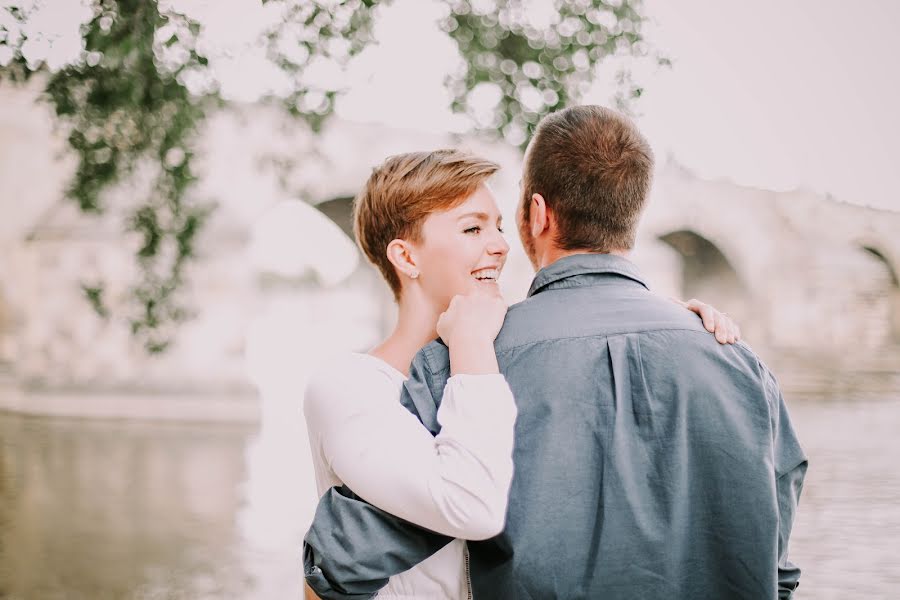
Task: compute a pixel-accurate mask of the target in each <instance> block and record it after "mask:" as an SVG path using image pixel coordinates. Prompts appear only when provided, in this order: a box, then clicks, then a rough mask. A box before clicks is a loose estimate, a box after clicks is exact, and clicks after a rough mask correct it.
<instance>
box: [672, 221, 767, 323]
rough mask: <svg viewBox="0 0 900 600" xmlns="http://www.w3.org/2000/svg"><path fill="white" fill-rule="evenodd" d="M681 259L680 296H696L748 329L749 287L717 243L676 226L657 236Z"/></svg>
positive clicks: (688, 297) (686, 298)
mask: <svg viewBox="0 0 900 600" xmlns="http://www.w3.org/2000/svg"><path fill="white" fill-rule="evenodd" d="M659 240H660V241H662V242H664V243H665V244H666V245H668V246H669V247H670V248H672V249H673V250H675V252H677V253H678V255H679V256H680V258H681V283H680V285H681V290H680V293H681V296H682V297H683V298H684V299H685V300H688V299H690V298H698V299H700V300H702V301H704V302H706V303H708V304H712V305H713V306H715V307H716V308H718V309H719V310H721V311H723V312H727V313H728V314H729V315H731V316H732V317H734V318H735V319H736V320H737V321H738V323H739V324H740V325H741V328H742V330H743V331H744V332H745V334H746V332H747V331H748V329H749V327H748V326H752V324H751V323H750V322H749V321H748V319H749V318H750V317H751V316H752V315H751V313H750V311H749V310H748V309H749V308H750V306H749V303H750V296H749V290H748V287H747V285H746V283H745V282H744V278H743V277H742V276H741V275H740V273H739V272H738V270H737V269H736V268H735V266H734V265H735V263H734V261H733V260H731V259H730V258H729V257H728V256H727V255H726V254H725V252H723V251H722V249H721V248H720V247H719V245H718V244H716V243H715V242H713V241H712V240H710V239H709V238H707V237H706V236H704V235H702V234H700V233H698V232H697V231H694V230H693V229H678V230H673V231H670V232H668V233H665V234H662V235H660V236H659Z"/></svg>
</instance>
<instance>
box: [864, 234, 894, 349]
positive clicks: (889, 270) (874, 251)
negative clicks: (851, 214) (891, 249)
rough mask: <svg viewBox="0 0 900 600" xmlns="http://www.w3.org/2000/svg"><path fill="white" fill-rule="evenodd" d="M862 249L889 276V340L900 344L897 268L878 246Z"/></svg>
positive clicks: (865, 245)
mask: <svg viewBox="0 0 900 600" xmlns="http://www.w3.org/2000/svg"><path fill="white" fill-rule="evenodd" d="M860 248H861V249H862V250H863V252H865V253H866V254H867V255H868V256H870V257H871V258H873V259H874V260H875V261H876V262H878V263H879V264H880V265H881V266H882V268H883V269H884V270H885V272H886V274H887V282H888V287H887V289H886V290H885V296H886V305H887V306H886V312H887V325H888V328H889V339H890V341H891V342H894V343H900V277H898V272H897V267H896V266H895V265H894V262H893V261H892V260H891V259H890V258H889V257H888V255H887V254H886V253H885V252H883V251H882V250H881V249H880V248H879V247H878V246H877V245H875V244H868V243H862V244H860Z"/></svg>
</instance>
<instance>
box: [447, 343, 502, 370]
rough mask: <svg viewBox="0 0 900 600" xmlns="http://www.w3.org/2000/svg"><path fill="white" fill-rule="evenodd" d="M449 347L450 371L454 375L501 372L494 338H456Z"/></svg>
mask: <svg viewBox="0 0 900 600" xmlns="http://www.w3.org/2000/svg"><path fill="white" fill-rule="evenodd" d="M449 348H450V373H451V374H453V375H495V374H497V373H499V372H500V368H499V366H498V365H497V354H496V353H495V352H494V341H493V340H488V339H486V338H481V339H471V340H454V341H453V343H452V344H449Z"/></svg>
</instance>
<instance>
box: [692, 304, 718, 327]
mask: <svg viewBox="0 0 900 600" xmlns="http://www.w3.org/2000/svg"><path fill="white" fill-rule="evenodd" d="M688 308H690V309H691V310H693V311H694V312H695V313H697V314H698V315H700V318H701V319H703V326H704V327H706V330H707V331H708V332H710V333H712V332H714V331H715V330H716V314H718V311H717V310H716V309H714V308H713V307H712V306H710V305H709V304H705V303H703V302H700V301H699V300H691V301H690V302H688Z"/></svg>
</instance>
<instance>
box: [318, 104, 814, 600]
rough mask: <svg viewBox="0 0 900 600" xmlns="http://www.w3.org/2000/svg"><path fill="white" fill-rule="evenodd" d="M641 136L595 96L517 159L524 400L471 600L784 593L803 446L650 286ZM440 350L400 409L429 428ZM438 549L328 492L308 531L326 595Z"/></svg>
mask: <svg viewBox="0 0 900 600" xmlns="http://www.w3.org/2000/svg"><path fill="white" fill-rule="evenodd" d="M652 170H653V159H652V154H651V151H650V148H649V146H648V144H647V142H646V140H645V139H644V138H643V137H642V136H641V135H640V133H639V132H638V131H637V129H636V128H635V127H634V125H633V124H632V123H631V122H630V121H628V120H627V119H625V118H624V117H622V116H621V115H619V114H617V113H615V112H613V111H611V110H608V109H605V108H601V107H597V106H578V107H573V108H569V109H566V110H563V111H560V112H558V113H554V114H552V115H550V116H548V117H547V118H545V119H544V120H543V121H542V122H541V124H540V125H539V127H538V129H537V131H536V133H535V136H534V138H533V139H532V141H531V143H530V145H529V148H528V150H527V152H526V156H525V164H524V172H523V179H522V189H523V198H522V202H521V205H520V207H519V215H518V222H519V223H518V224H519V233H520V236H521V237H522V242H523V245H524V246H525V249H526V252H527V253H528V255H529V257H530V259H531V261H532V262H533V263H534V266H535V268H536V269H538V273H537V275H536V276H535V279H534V282H533V283H532V285H531V289H530V290H529V293H528V298H527V299H526V300H525V301H523V302H521V303H519V304H517V305H515V306H512V307H511V308H510V309H509V312H508V313H507V316H506V321H505V323H504V326H503V328H502V330H501V332H500V334H499V335H498V337H497V339H496V342H495V349H496V352H497V360H498V363H499V365H500V370H501V372H502V373H503V374H504V375H505V376H506V379H507V381H508V382H509V385H510V387H511V389H512V391H513V395H514V396H515V399H516V403H517V406H518V414H519V416H518V420H517V422H516V431H515V439H516V443H515V450H514V455H513V461H514V464H515V475H514V477H513V482H512V487H511V490H510V496H509V508H508V511H507V520H506V527H505V529H504V531H503V532H502V533H501V534H500V535H499V536H497V537H496V538H493V539H490V540H487V541H483V542H470V543H469V554H470V561H469V568H470V576H471V582H472V591H473V594H474V597H475V598H488V599H507V598H508V599H522V600H525V599H532V598H534V599H541V600H543V599H550V598H561V599H567V600H568V599H576V598H602V599H606V600H619V599H622V600H625V599H644V600H653V599H660V600H662V599H666V600H670V599H673V598H676V599H677V598H691V599H693V598H704V599H706V598H716V599H718V598H721V599H736V600H740V599H746V600H759V599H762V598H776V597H777V598H788V597H790V596H791V595H792V593H793V590H794V589H795V588H796V587H797V585H798V579H799V569H797V568H796V567H795V566H794V565H792V564H791V563H790V562H788V559H787V549H788V538H789V536H790V531H791V526H792V524H793V520H794V512H795V510H796V507H797V502H798V499H799V495H800V490H801V487H802V483H803V477H804V474H805V472H806V465H807V461H806V457H805V456H804V454H803V451H802V449H801V448H800V445H799V443H798V440H797V437H796V435H795V433H794V430H793V428H792V426H791V422H790V419H789V417H788V413H787V409H786V407H785V404H784V400H783V398H782V396H781V393H780V392H779V390H778V386H777V384H776V382H775V379H774V377H773V376H772V374H771V373H770V372H769V371H768V369H767V368H766V367H765V366H764V365H763V364H762V362H761V361H760V360H759V359H758V358H757V357H756V355H755V354H754V353H753V352H752V351H751V350H750V348H749V347H747V346H746V345H745V344H742V343H739V344H735V345H724V346H723V345H720V344H718V343H717V342H716V340H715V339H714V338H713V337H712V336H710V335H708V333H707V332H706V330H705V329H704V328H703V327H702V325H701V324H700V322H699V321H698V320H697V319H696V317H695V316H694V315H692V314H690V313H689V312H687V311H685V310H683V309H682V308H681V307H679V306H677V305H675V304H673V303H672V302H669V301H668V300H666V299H662V298H660V297H658V296H656V295H653V294H651V293H650V292H649V290H648V289H647V287H646V284H645V283H644V281H643V279H642V277H641V275H640V273H639V272H638V270H637V268H636V267H635V266H634V265H633V264H632V263H631V262H629V261H628V260H627V259H626V258H625V255H626V254H627V252H628V251H629V250H630V249H631V247H632V246H633V244H634V239H635V233H636V228H637V224H638V220H639V217H640V214H641V211H642V210H643V208H644V205H645V203H646V198H647V194H648V192H649V189H650V182H651V174H652ZM449 365H450V362H449V358H448V353H447V349H446V347H445V346H443V345H442V344H441V343H440V342H435V343H432V344H430V345H428V346H426V347H425V348H424V349H423V350H422V351H420V352H419V354H418V355H417V356H416V359H415V361H414V362H413V368H412V370H411V375H410V378H409V380H408V381H407V383H406V385H405V389H404V395H403V399H402V402H403V403H404V405H405V406H406V407H407V408H408V409H409V410H410V411H412V412H413V413H414V414H416V415H417V416H418V417H419V419H420V420H421V421H422V423H423V424H424V425H425V426H426V427H428V428H429V429H430V430H431V431H432V433H435V434H436V433H437V431H438V430H439V425H438V423H437V419H436V408H437V406H439V404H440V401H441V395H442V392H443V388H444V384H445V382H446V381H447V379H448V378H449V376H450V369H449ZM447 541H449V540H448V539H447V538H443V537H442V536H440V535H437V534H434V533H431V532H428V531H425V530H422V529H419V528H417V527H415V526H413V525H411V524H409V523H406V522H403V521H401V520H399V519H397V518H395V517H392V516H391V515H388V514H387V513H384V512H382V511H379V510H378V509H376V508H374V507H372V506H370V505H368V504H366V503H365V502H363V501H361V500H360V499H357V498H355V497H354V496H353V494H352V492H350V491H349V490H346V489H343V490H332V491H331V492H329V494H326V496H325V497H324V498H323V499H322V501H321V502H320V504H319V508H318V511H317V513H316V518H315V521H314V523H313V526H312V528H311V529H310V532H309V534H308V535H307V540H306V542H307V543H306V546H305V563H306V575H307V581H308V582H309V584H310V585H311V587H312V588H313V589H314V590H315V591H316V592H317V593H319V595H320V596H321V597H322V598H369V597H372V595H373V594H374V592H375V591H377V589H378V588H379V587H380V586H381V585H383V584H384V582H385V581H386V579H387V577H389V576H390V575H393V574H395V573H398V572H402V571H403V570H405V569H407V568H409V567H411V566H412V565H414V564H417V563H418V562H419V561H421V560H422V559H424V558H425V557H427V556H429V555H430V554H431V553H433V552H435V551H436V550H437V549H439V548H440V547H441V546H442V545H443V544H445V543H447Z"/></svg>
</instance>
